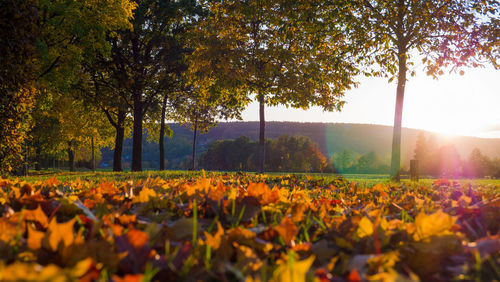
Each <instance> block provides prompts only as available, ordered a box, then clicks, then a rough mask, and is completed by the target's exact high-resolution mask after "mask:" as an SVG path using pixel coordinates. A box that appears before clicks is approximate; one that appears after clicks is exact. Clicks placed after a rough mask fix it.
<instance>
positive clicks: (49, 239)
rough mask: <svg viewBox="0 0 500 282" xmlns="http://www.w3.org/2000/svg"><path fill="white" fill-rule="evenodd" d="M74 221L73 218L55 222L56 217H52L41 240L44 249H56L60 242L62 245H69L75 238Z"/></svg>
mask: <svg viewBox="0 0 500 282" xmlns="http://www.w3.org/2000/svg"><path fill="white" fill-rule="evenodd" d="M75 222H76V219H74V218H73V219H72V220H70V221H68V222H65V223H57V220H56V218H53V219H52V220H51V221H50V223H49V227H48V230H47V232H46V233H45V237H44V238H43V240H42V246H44V247H45V248H46V249H49V250H52V251H57V249H58V248H59V245H60V244H62V245H63V247H67V246H69V245H71V244H72V243H73V241H74V240H75V235H74V233H73V225H74V224H75Z"/></svg>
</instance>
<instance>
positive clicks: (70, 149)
mask: <svg viewBox="0 0 500 282" xmlns="http://www.w3.org/2000/svg"><path fill="white" fill-rule="evenodd" d="M68 162H69V171H75V151H73V146H72V142H71V141H69V142H68Z"/></svg>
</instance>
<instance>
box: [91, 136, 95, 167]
mask: <svg viewBox="0 0 500 282" xmlns="http://www.w3.org/2000/svg"><path fill="white" fill-rule="evenodd" d="M91 143H92V171H93V172H95V146H94V136H92V138H91Z"/></svg>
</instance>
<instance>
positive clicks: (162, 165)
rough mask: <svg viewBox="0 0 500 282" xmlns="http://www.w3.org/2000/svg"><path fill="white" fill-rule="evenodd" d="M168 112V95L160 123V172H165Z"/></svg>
mask: <svg viewBox="0 0 500 282" xmlns="http://www.w3.org/2000/svg"><path fill="white" fill-rule="evenodd" d="M166 111H167V95H165V96H164V97H163V104H162V105H161V121H160V140H159V141H158V144H159V145H160V170H165V143H164V142H165V112H166Z"/></svg>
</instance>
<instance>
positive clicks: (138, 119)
mask: <svg viewBox="0 0 500 282" xmlns="http://www.w3.org/2000/svg"><path fill="white" fill-rule="evenodd" d="M140 96H141V95H140V94H137V93H135V94H134V132H133V137H132V171H142V117H143V115H142V106H143V104H142V101H141V97H140Z"/></svg>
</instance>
